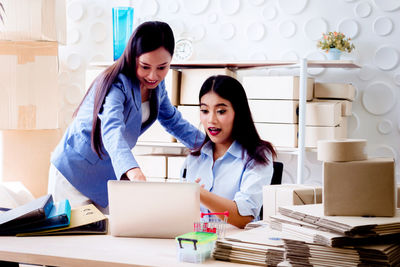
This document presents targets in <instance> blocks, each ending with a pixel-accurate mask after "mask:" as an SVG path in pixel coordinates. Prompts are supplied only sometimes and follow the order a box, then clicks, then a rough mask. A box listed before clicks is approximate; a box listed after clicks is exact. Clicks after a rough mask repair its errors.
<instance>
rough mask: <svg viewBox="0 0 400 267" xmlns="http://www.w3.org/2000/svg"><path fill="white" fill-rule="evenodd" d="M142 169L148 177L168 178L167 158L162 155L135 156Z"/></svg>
mask: <svg viewBox="0 0 400 267" xmlns="http://www.w3.org/2000/svg"><path fill="white" fill-rule="evenodd" d="M135 159H136V161H137V163H138V164H139V167H140V169H141V170H142V172H143V174H144V175H145V176H146V177H152V178H164V179H165V178H166V177H167V157H166V156H162V155H161V156H160V155H139V156H135Z"/></svg>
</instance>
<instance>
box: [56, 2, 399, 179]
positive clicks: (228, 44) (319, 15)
mask: <svg viewBox="0 0 400 267" xmlns="http://www.w3.org/2000/svg"><path fill="white" fill-rule="evenodd" d="M126 4H129V5H130V6H132V7H134V8H135V12H134V13H135V14H134V17H135V19H134V20H135V26H137V25H138V24H139V23H140V22H143V21H145V20H154V19H157V20H163V21H166V22H168V23H169V24H170V25H171V27H172V28H173V30H174V33H175V37H176V38H177V37H179V36H186V37H191V38H193V40H194V50H195V53H194V55H193V57H192V58H191V59H193V60H206V59H210V60H218V59H223V60H229V59H232V60H249V59H251V60H253V59H254V60H263V59H268V60H282V59H283V60H285V59H286V60H295V59H299V58H303V57H307V58H308V59H325V58H326V56H325V54H324V53H323V52H321V51H320V50H318V48H317V47H316V42H317V39H319V38H320V36H321V34H322V32H326V31H341V32H344V33H345V34H346V35H347V36H350V37H352V39H353V42H354V44H355V46H356V50H355V51H354V52H352V53H351V54H347V55H344V56H343V57H342V59H351V60H354V61H355V62H356V63H359V64H360V65H361V66H362V68H361V69H355V70H350V69H325V70H324V69H313V70H311V69H310V70H309V74H310V75H312V76H314V77H315V79H316V80H317V81H324V82H352V83H353V84H354V85H355V86H356V88H357V95H356V100H355V102H354V103H353V116H352V117H350V119H349V132H348V134H349V137H351V138H366V139H368V151H369V154H370V156H389V157H394V158H395V159H396V161H397V160H398V159H399V147H400V138H399V137H400V116H399V115H398V114H400V112H399V109H400V107H399V105H398V102H399V98H400V96H399V94H400V92H399V90H400V67H399V61H400V48H399V44H400V1H398V0H375V1H373V0H358V1H357V0H335V1H323V0H133V1H126V2H125V3H124V2H123V1H106V0H67V20H68V21H67V24H68V45H67V46H63V47H60V60H61V65H60V67H61V73H60V79H59V80H60V88H61V95H62V98H61V99H60V101H61V102H62V106H63V108H62V110H61V112H60V116H61V117H60V122H61V126H62V127H66V126H67V125H68V123H69V122H70V119H71V115H72V112H73V110H74V108H75V107H76V106H77V104H79V101H80V99H81V97H82V96H83V93H84V91H85V90H86V88H84V87H85V85H84V78H85V69H86V67H87V66H88V64H89V63H90V62H92V61H111V60H112V18H111V8H112V6H113V5H126ZM257 72H261V73H265V74H270V75H280V74H286V73H290V74H298V72H297V71H293V70H286V69H271V70H258V71H257ZM245 74H252V72H246V73H245ZM242 75H243V73H242ZM280 159H281V160H283V161H284V163H285V174H284V181H285V182H291V181H293V182H294V181H295V180H296V178H295V175H296V156H294V155H290V154H281V155H280ZM399 172H400V171H399V164H397V168H396V173H397V177H398V181H400V179H399ZM320 182H321V163H320V162H318V161H317V160H316V153H307V159H306V179H305V183H320Z"/></svg>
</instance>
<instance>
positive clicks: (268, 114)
mask: <svg viewBox="0 0 400 267" xmlns="http://www.w3.org/2000/svg"><path fill="white" fill-rule="evenodd" d="M249 106H250V110H251V114H252V116H253V120H254V122H266V123H298V108H299V101H293V100H267V99H259V100H254V99H253V100H249Z"/></svg>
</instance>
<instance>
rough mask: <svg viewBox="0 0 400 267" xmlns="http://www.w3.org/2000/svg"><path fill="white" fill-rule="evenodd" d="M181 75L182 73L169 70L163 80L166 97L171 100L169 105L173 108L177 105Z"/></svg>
mask: <svg viewBox="0 0 400 267" xmlns="http://www.w3.org/2000/svg"><path fill="white" fill-rule="evenodd" d="M181 75H182V73H181V72H180V71H178V70H174V69H170V70H169V71H168V74H167V76H165V79H164V82H165V90H167V93H168V97H169V99H170V100H171V104H172V105H174V106H178V105H179V97H180V93H179V89H180V84H181Z"/></svg>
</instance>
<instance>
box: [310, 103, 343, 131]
mask: <svg viewBox="0 0 400 267" xmlns="http://www.w3.org/2000/svg"><path fill="white" fill-rule="evenodd" d="M306 105H307V107H306V110H307V112H306V125H309V126H337V125H339V123H340V121H341V119H342V116H341V113H342V112H341V104H340V103H339V102H308V103H307V104H306Z"/></svg>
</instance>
